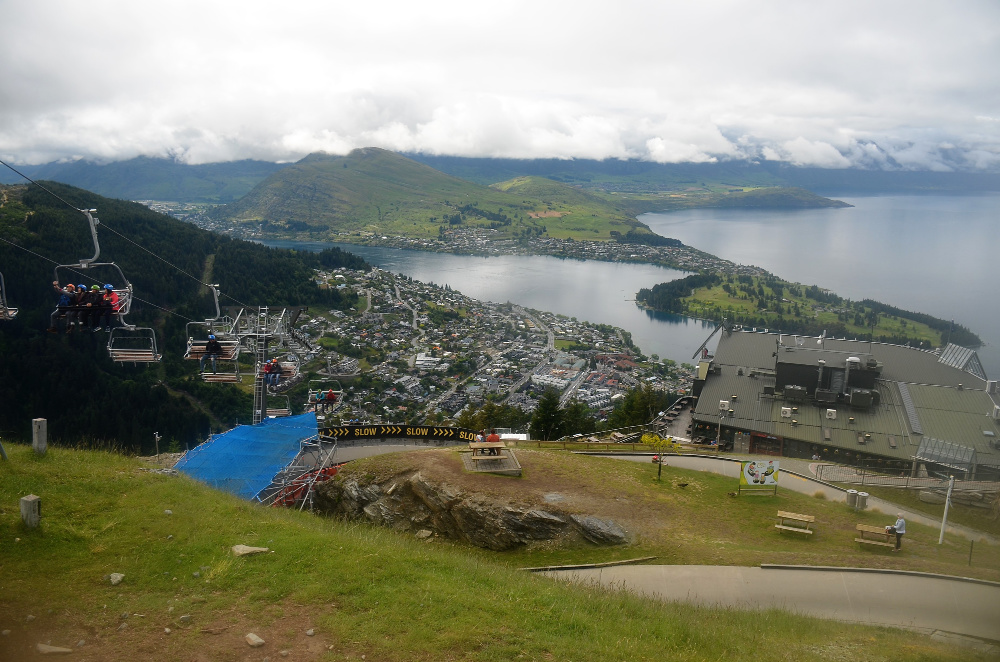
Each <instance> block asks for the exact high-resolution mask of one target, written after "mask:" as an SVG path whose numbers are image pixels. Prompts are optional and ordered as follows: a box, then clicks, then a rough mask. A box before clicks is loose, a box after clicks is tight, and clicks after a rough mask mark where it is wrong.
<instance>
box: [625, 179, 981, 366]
mask: <svg viewBox="0 0 1000 662" xmlns="http://www.w3.org/2000/svg"><path fill="white" fill-rule="evenodd" d="M838 199H840V200H843V201H845V202H848V203H850V204H852V205H854V207H852V208H848V209H804V210H800V209H796V210H782V211H774V210H767V211H758V210H740V209H725V210H724V209H691V210H686V211H680V212H671V213H665V214H644V215H643V216H642V217H641V218H640V220H641V221H642V222H643V223H646V224H647V225H648V226H649V227H650V228H652V229H653V230H654V231H655V232H657V233H659V234H662V235H665V236H667V237H675V238H677V239H680V240H681V241H683V242H684V243H685V244H688V245H691V246H695V247H696V248H699V249H701V250H703V251H707V252H709V253H712V254H713V255H718V256H719V257H724V258H726V259H728V260H732V261H734V262H738V263H741V264H754V265H757V266H759V267H763V268H764V269H767V270H768V271H770V272H772V273H774V274H775V275H777V276H780V277H781V278H784V279H785V280H791V281H798V282H800V283H805V284H807V285H819V286H820V287H825V288H827V289H830V290H832V291H834V292H836V293H837V294H839V295H840V296H843V297H848V298H851V299H855V300H857V299H866V298H867V299H875V300H876V301H881V302H883V303H887V304H890V305H893V306H896V307H898V308H903V309H905V310H913V311H918V312H922V313H927V314H929V315H933V316H935V317H940V318H942V319H954V320H955V321H956V322H958V323H959V324H962V325H964V326H966V327H968V328H969V329H971V330H972V331H973V332H975V333H976V334H978V335H979V337H980V338H982V340H983V342H984V343H986V344H985V346H983V347H981V348H979V349H978V350H977V351H978V353H979V357H980V360H981V361H982V362H983V366H984V367H985V368H986V372H987V374H988V375H990V376H991V377H995V376H996V375H998V374H1000V312H998V309H997V294H996V282H997V278H996V274H997V270H996V266H995V265H996V263H997V259H998V257H1000V234H998V225H997V220H998V213H1000V195H963V196H954V195H947V196H946V195H920V196H916V195H897V196H873V197H862V198H846V197H844V198H838Z"/></svg>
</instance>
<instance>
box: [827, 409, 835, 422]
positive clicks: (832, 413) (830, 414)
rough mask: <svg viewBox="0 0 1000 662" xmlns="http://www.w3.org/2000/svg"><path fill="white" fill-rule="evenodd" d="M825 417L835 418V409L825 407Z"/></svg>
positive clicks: (832, 419)
mask: <svg viewBox="0 0 1000 662" xmlns="http://www.w3.org/2000/svg"><path fill="white" fill-rule="evenodd" d="M826 417H827V418H829V419H830V420H831V421H835V420H837V410H836V409H827V410H826Z"/></svg>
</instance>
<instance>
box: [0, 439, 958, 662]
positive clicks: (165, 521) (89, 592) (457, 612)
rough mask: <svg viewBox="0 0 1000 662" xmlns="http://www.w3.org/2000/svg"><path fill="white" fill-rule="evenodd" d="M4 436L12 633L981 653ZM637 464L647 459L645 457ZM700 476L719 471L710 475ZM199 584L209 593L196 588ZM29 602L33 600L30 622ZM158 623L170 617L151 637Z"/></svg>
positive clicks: (598, 655)
mask: <svg viewBox="0 0 1000 662" xmlns="http://www.w3.org/2000/svg"><path fill="white" fill-rule="evenodd" d="M6 446H7V452H8V455H9V456H10V460H9V461H8V462H0V504H2V510H0V628H13V629H14V631H15V636H18V635H21V634H25V636H26V637H30V636H32V635H33V633H36V632H37V633H38V635H37V636H39V637H41V636H51V635H52V634H53V633H55V634H57V635H62V636H63V637H65V638H67V639H68V640H69V641H71V642H72V641H75V640H76V639H77V638H85V639H87V640H88V642H90V643H89V645H88V648H87V649H86V650H87V651H89V652H90V653H91V654H94V653H95V651H96V652H97V653H99V657H98V658H93V659H105V660H113V659H130V658H129V656H130V655H132V654H133V653H134V652H135V650H133V649H131V648H128V647H126V648H125V649H122V648H121V647H120V646H119V645H118V644H117V643H116V641H117V640H116V636H124V635H121V633H117V634H116V630H117V627H118V624H119V620H118V618H117V615H118V614H120V613H123V612H128V613H133V614H135V613H138V614H144V616H143V617H141V618H130V619H129V624H130V628H131V629H130V630H129V632H130V633H131V636H132V637H133V639H132V641H136V642H138V643H137V644H136V645H140V644H142V645H145V646H146V649H147V650H149V649H150V648H152V650H151V651H150V654H152V652H153V651H155V653H156V655H157V656H158V657H159V658H160V659H193V658H195V657H197V656H198V655H200V654H201V652H202V651H203V649H204V647H205V646H208V645H210V641H211V638H209V637H207V635H204V634H199V630H198V628H199V627H201V626H203V625H204V624H207V623H233V624H235V625H234V626H233V627H234V632H232V633H230V634H228V635H220V637H221V638H224V637H225V636H230V635H231V636H233V637H235V638H234V639H233V643H232V644H231V649H232V650H231V651H230V650H229V647H226V649H225V650H226V651H227V652H226V653H225V654H224V655H222V654H220V656H219V658H217V659H243V658H242V657H236V656H238V655H243V654H245V651H246V650H247V649H246V648H245V644H243V643H242V634H243V633H244V632H242V631H241V632H235V630H236V629H238V628H241V627H244V624H246V623H250V622H252V623H256V624H257V626H262V625H263V626H266V625H267V623H269V622H272V621H275V620H276V619H278V618H279V617H281V616H282V615H287V614H294V613H303V614H308V617H309V619H310V621H311V622H312V623H314V624H315V627H317V628H318V630H319V632H320V633H321V634H322V636H323V637H325V640H326V641H325V643H327V642H328V643H329V644H330V645H332V646H333V647H334V649H333V651H332V652H329V653H325V657H323V658H322V659H345V658H347V657H350V658H352V659H358V658H359V657H360V655H361V654H362V653H366V654H367V658H368V659H393V660H441V659H463V660H501V659H504V660H506V659H525V660H548V659H555V660H568V659H573V660H630V661H631V660H652V659H671V660H702V659H736V658H738V657H739V656H741V655H745V653H746V651H747V650H753V651H760V650H767V651H771V652H772V653H774V652H780V656H781V657H782V659H788V660H825V659H840V658H831V657H830V655H831V654H832V653H831V651H832V649H831V646H834V647H837V648H838V649H839V650H842V651H843V650H849V651H853V652H854V655H853V657H854V659H865V660H928V659H940V660H949V659H953V660H959V659H977V658H976V657H975V656H974V655H971V654H969V653H968V652H967V651H964V650H956V649H949V648H947V647H944V646H942V645H941V644H938V643H936V642H933V641H931V640H930V639H928V638H925V637H922V636H920V635H916V634H913V633H907V632H902V631H895V630H891V629H881V628H872V627H861V626H853V625H847V624H841V623H837V622H832V621H821V620H814V619H808V618H803V617H798V616H794V615H791V614H788V613H784V612H780V611H768V612H763V613H756V612H741V611H736V610H725V609H707V608H701V607H693V606H688V605H668V604H659V603H657V602H653V601H650V600H646V599H641V598H638V597H635V596H630V595H624V594H619V593H613V592H606V591H603V590H599V589H595V588H588V587H582V586H572V585H564V584H561V583H558V582H553V581H551V580H547V579H544V578H541V577H538V576H534V575H530V574H526V573H523V572H519V571H517V570H515V569H514V566H516V565H519V564H521V563H522V562H523V561H525V560H529V559H531V558H535V556H533V555H532V554H516V555H495V554H490V553H486V552H483V551H479V550H469V549H466V548H463V547H461V546H459V545H452V544H447V543H444V544H427V543H424V542H418V541H416V540H414V539H413V538H412V537H411V536H404V535H398V534H395V533H393V532H391V531H388V530H382V529H376V528H372V527H369V526H365V525H357V524H345V523H340V522H337V521H331V520H328V519H323V518H319V517H315V516H312V515H309V514H305V513H298V512H291V511H287V510H278V509H270V508H263V507H259V506H254V505H252V504H250V503H247V502H243V501H240V500H238V499H236V498H234V497H231V496H228V495H225V494H221V493H218V492H214V491H212V490H210V489H208V488H206V487H204V486H202V485H199V484H198V483H196V482H194V481H191V480H188V479H187V478H184V477H169V476H161V475H156V474H151V473H149V472H145V471H142V470H141V469H140V467H141V466H143V465H142V463H141V462H139V461H138V460H135V459H130V458H126V457H121V456H117V455H112V454H106V453H99V452H89V451H77V450H68V449H62V448H52V449H50V450H49V453H48V454H47V455H46V456H45V457H41V458H39V457H36V456H35V455H34V453H33V452H32V451H31V449H30V447H26V446H21V445H11V444H7V445H6ZM620 464H628V463H620ZM634 469H635V471H637V472H639V473H638V474H637V476H640V477H642V476H645V475H646V474H648V473H650V470H651V469H652V466H651V465H650V466H649V467H647V466H645V465H636V466H635V468H634ZM671 471H673V470H671ZM699 480H705V481H706V486H707V487H710V488H712V489H714V487H713V486H714V483H713V482H712V481H714V479H713V478H711V477H708V476H700V477H699ZM666 485H667V483H664V484H663V485H661V486H654V485H649V484H648V481H647V484H646V489H649V490H654V489H658V490H660V491H661V492H660V495H661V496H662V495H664V494H666V492H665V490H668V489H669V488H668V487H666ZM629 489H630V490H631V489H632V488H629ZM636 489H638V488H636ZM28 493H33V494H37V495H39V496H40V497H41V498H42V510H41V512H42V525H41V526H40V527H39V528H38V529H35V530H27V529H25V528H24V527H23V525H22V524H21V522H20V516H19V512H18V505H17V504H18V499H19V498H20V497H21V496H24V495H26V494H28ZM708 493H709V490H708V489H706V490H705V491H703V492H702V493H701V495H700V496H702V497H707V496H708ZM692 496H693V495H692ZM722 498H723V499H724V498H725V497H722ZM803 498H805V499H807V500H808V499H809V498H808V497H803ZM733 503H736V502H727V503H726V505H728V506H730V507H731V506H732V505H733ZM738 503H739V504H740V505H741V506H743V504H744V502H743V501H742V500H740V501H739V502H738ZM745 503H746V505H745V508H746V509H748V510H746V511H744V513H743V514H742V516H741V515H739V514H737V513H733V514H731V515H726V522H728V524H727V526H731V527H733V535H734V536H736V537H740V536H742V535H743V534H742V532H744V531H747V530H750V529H752V528H758V525H759V524H761V522H760V521H758V519H757V518H763V517H765V514H766V513H769V512H770V511H773V510H774V502H770V501H768V500H763V499H761V500H758V501H756V502H752V501H751V500H746V502H745ZM789 503H792V504H794V503H797V502H796V501H795V500H792V501H791V502H789ZM809 503H815V504H817V505H819V502H815V501H814V500H810V501H809ZM719 505H720V504H716V503H714V502H711V503H708V504H706V506H705V507H711V508H716V509H717V508H718V506H719ZM165 509H170V510H172V511H173V514H172V515H167V514H165V513H164V510H165ZM713 512H715V510H713ZM747 513H752V520H751V521H750V522H749V523H748V522H747V520H746V519H745V517H746V515H747ZM718 514H720V515H721V514H722V513H718ZM845 517H849V518H853V515H851V516H847V515H845ZM918 535H920V532H919V531H916V532H915V534H913V535H912V536H911V537H916V536H918ZM171 536H172V538H171ZM237 543H243V544H247V545H259V546H266V547H269V548H271V549H272V550H274V553H273V554H266V555H260V556H252V557H246V558H234V557H233V556H231V554H230V552H229V548H230V547H231V546H232V545H234V544H237ZM690 544H691V545H695V543H694V541H692V542H691V543H690ZM757 544H759V542H751V543H748V544H747V546H748V547H752V546H754V545H757ZM810 544H815V543H810V542H802V541H795V540H792V539H784V538H782V542H781V543H780V545H781V546H789V547H798V546H802V545H810ZM819 544H820V545H822V544H823V543H819ZM701 545H702V553H703V556H702V561H703V562H709V561H711V560H712V559H713V554H714V551H713V552H712V554H709V553H708V552H707V548H706V547H705V545H706V542H703V543H701ZM775 546H777V544H776V545H775ZM728 547H729V546H727V552H728V551H729V549H728ZM693 549H694V547H692V553H693ZM633 552H635V553H636V555H639V553H641V550H633ZM577 554H578V555H580V556H582V555H583V554H582V552H578V553H577ZM739 560H746V558H745V557H741V558H740V559H739ZM112 572H121V573H124V575H125V580H124V581H123V583H122V584H121V585H119V586H117V587H111V586H110V584H109V582H108V581H107V580H106V579H104V577H105V576H106V575H107V574H109V573H112ZM195 572H199V573H200V575H201V576H200V577H195V576H194V574H193V573H195ZM199 596H200V597H203V598H204V602H201V601H200V599H193V598H196V597H199ZM171 607H177V608H178V611H175V612H173V613H171V612H170V611H168V610H169V609H170V608H171ZM28 613H32V614H38V615H39V618H38V619H37V620H36V621H35V622H33V623H31V624H25V623H24V615H25V614H28ZM178 613H190V614H191V615H192V617H193V622H194V623H195V624H196V627H194V628H184V627H179V626H177V624H176V623H177V621H176V619H177V615H178ZM165 626H166V627H174V628H175V629H176V632H175V635H172V636H171V637H163V635H162V633H163V628H164V627H165ZM257 626H255V627H257ZM303 627H305V626H303ZM246 631H249V630H246ZM44 633H48V634H44ZM13 638H14V637H12V639H13ZM43 640H44V639H43ZM31 641H34V640H33V639H32V640H31ZM53 643H57V642H55V641H54V642H53ZM5 645H7V644H6V642H5V641H0V647H2V646H5ZM32 645H33V644H32ZM2 651H3V649H2V648H0V653H2ZM240 651H243V652H242V653H241V652H240ZM862 653H863V655H861V654H862ZM0 657H3V655H0ZM271 657H272V659H274V655H273V654H272V655H271ZM8 659H10V658H8ZM199 659H201V658H199ZM296 659H299V658H296ZM311 659H320V656H319V655H318V654H317V655H316V656H314V657H313V658H311Z"/></svg>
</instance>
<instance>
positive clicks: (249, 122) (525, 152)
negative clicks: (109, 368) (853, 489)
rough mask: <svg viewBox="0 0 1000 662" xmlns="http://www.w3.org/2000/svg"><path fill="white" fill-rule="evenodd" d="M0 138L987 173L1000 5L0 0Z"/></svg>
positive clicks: (95, 146)
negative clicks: (760, 161) (750, 162)
mask: <svg viewBox="0 0 1000 662" xmlns="http://www.w3.org/2000/svg"><path fill="white" fill-rule="evenodd" d="M0 74H2V75H0V158H2V159H3V160H5V161H8V162H14V163H20V164H29V163H31V164H34V163H44V162H48V161H52V160H57V159H67V158H86V159H91V160H99V161H113V160H119V159H127V158H132V157H134V156H137V155H141V154H144V155H148V156H166V157H173V158H176V159H178V160H181V161H184V162H188V163H206V162H214V161H228V160H233V159H244V158H254V159H265V160H270V161H288V160H296V159H299V158H301V157H302V156H304V155H306V154H308V153H310V152H316V151H325V152H329V153H337V154H343V153H346V152H347V151H349V150H351V149H353V148H355V147H364V146H378V147H384V148H387V149H392V150H397V151H411V152H426V153H432V154H451V155H460V156H491V157H517V158H532V157H580V158H598V159H601V158H639V159H646V160H652V161H659V162H681V161H697V162H703V161H714V160H725V159H733V158H750V159H772V160H781V161H785V162H788V163H792V164H798V165H812V166H822V167H830V168H843V167H848V166H851V165H861V166H865V167H892V168H905V169H934V170H951V169H964V170H993V171H996V170H1000V2H997V1H996V0H983V1H971V2H963V1H961V0H954V1H952V2H943V1H940V0H933V1H927V2H925V1H920V0H905V1H900V2H884V1H875V2H872V1H871V0H865V1H860V2H855V1H850V0H835V1H807V0H794V1H788V2H772V1H766V0H752V1H743V0H731V1H695V0H689V1H687V2H683V3H681V2H667V1H664V0H647V1H644V2H636V1H631V0H613V1H612V0H605V1H603V2H593V1H590V0H573V1H572V2H564V1H558V2H549V1H546V0H533V1H521V0H508V1H506V2H502V3H501V2H477V1H476V0H460V1H456V2H444V1H438V0H431V1H425V2H413V1H405V2H403V1H394V0H386V1H379V0H351V1H350V2H336V1H332V0H320V1H296V0H284V1H281V2H278V1H273V0H272V1H271V2H257V1H255V0H249V1H248V0H239V1H237V0H233V1H230V2H219V1H215V0H198V1H196V2H188V1H186V0H169V1H160V0H121V1H110V0H85V1H83V0H30V1H25V0H0Z"/></svg>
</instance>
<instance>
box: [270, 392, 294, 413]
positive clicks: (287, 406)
mask: <svg viewBox="0 0 1000 662" xmlns="http://www.w3.org/2000/svg"><path fill="white" fill-rule="evenodd" d="M275 397H279V398H284V399H285V407H284V408H281V407H274V408H272V407H268V408H267V417H268V418H279V417H283V416H291V415H292V409H291V407H292V406H291V403H290V402H289V400H288V396H287V395H279V396H275Z"/></svg>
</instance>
